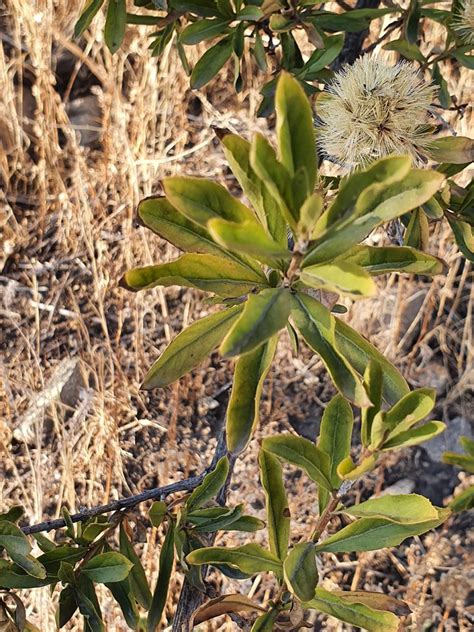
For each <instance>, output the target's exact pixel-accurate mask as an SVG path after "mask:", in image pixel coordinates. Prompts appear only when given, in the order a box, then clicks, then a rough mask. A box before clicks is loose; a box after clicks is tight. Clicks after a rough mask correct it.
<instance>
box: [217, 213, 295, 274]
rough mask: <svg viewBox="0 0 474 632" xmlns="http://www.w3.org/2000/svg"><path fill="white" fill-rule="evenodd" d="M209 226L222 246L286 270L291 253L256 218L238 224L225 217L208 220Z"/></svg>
mask: <svg viewBox="0 0 474 632" xmlns="http://www.w3.org/2000/svg"><path fill="white" fill-rule="evenodd" d="M208 228H209V232H210V233H211V235H212V237H213V238H214V239H215V241H216V242H217V243H218V244H220V245H221V246H224V247H226V248H228V249H229V250H232V251H234V252H238V253H240V254H243V255H249V256H251V257H253V258H254V259H257V261H260V262H261V263H265V264H267V265H269V266H271V267H272V268H277V269H279V270H285V269H286V268H287V264H288V262H289V261H290V259H291V253H290V252H289V251H288V250H286V249H283V248H282V247H281V246H280V245H279V244H278V243H277V242H276V241H274V240H273V238H272V237H270V236H269V235H268V233H267V232H266V230H265V229H264V228H263V226H262V225H261V224H259V223H258V222H256V221H255V220H247V221H245V222H242V223H241V224H237V223H235V222H229V221H227V220H225V219H212V220H210V221H209V222H208Z"/></svg>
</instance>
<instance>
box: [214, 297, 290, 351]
mask: <svg viewBox="0 0 474 632" xmlns="http://www.w3.org/2000/svg"><path fill="white" fill-rule="evenodd" d="M291 303H292V295H291V293H290V291H289V290H288V289H287V288H275V289H273V288H272V289H268V290H263V291H262V292H260V293H259V294H251V295H249V297H248V299H247V301H246V303H245V305H244V309H243V311H242V314H241V316H240V318H239V319H238V320H237V321H236V322H235V323H234V325H233V327H232V329H231V330H230V331H229V333H228V334H227V335H226V337H225V338H224V340H223V341H222V344H221V348H220V351H221V354H222V355H223V356H224V357H231V356H236V355H241V354H243V353H248V352H249V351H252V350H253V349H256V348H257V347H259V346H261V345H262V344H263V343H264V342H266V341H267V340H268V339H269V338H271V337H272V336H274V335H275V334H277V333H278V332H279V331H280V330H281V329H283V327H285V326H286V323H287V322H288V316H289V314H290V309H291Z"/></svg>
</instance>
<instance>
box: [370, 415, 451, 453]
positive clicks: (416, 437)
mask: <svg viewBox="0 0 474 632" xmlns="http://www.w3.org/2000/svg"><path fill="white" fill-rule="evenodd" d="M445 430H446V424H445V423H443V422H442V421H429V422H428V423H426V424H423V425H422V426H419V427H418V428H412V429H411V430H407V431H406V432H400V433H398V434H396V435H395V436H394V437H392V438H391V439H389V440H387V441H385V442H384V444H383V446H382V450H383V451H386V450H393V448H401V447H408V446H411V445H418V444H419V443H424V442H425V441H430V440H431V439H434V438H435V437H436V436H438V435H439V434H441V433H442V432H444V431H445Z"/></svg>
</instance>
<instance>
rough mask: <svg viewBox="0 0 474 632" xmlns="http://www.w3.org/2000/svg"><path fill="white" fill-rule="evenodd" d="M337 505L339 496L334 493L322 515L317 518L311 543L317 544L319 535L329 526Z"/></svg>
mask: <svg viewBox="0 0 474 632" xmlns="http://www.w3.org/2000/svg"><path fill="white" fill-rule="evenodd" d="M338 504H339V494H337V493H336V492H334V493H333V496H332V498H331V500H330V501H329V503H328V506H327V507H326V509H325V510H324V511H323V513H322V514H321V515H320V516H319V519H318V522H317V523H316V528H315V529H314V532H313V535H312V540H313V542H317V541H318V540H319V538H320V537H321V535H322V534H323V533H324V530H325V529H326V527H327V526H328V524H329V521H330V520H331V518H332V513H333V511H335V509H336V507H337V505H338Z"/></svg>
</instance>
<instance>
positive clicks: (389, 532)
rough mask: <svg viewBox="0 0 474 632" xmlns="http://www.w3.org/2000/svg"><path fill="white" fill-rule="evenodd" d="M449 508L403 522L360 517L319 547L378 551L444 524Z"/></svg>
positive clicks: (320, 548) (349, 550) (324, 548)
mask: <svg viewBox="0 0 474 632" xmlns="http://www.w3.org/2000/svg"><path fill="white" fill-rule="evenodd" d="M449 513H450V512H449V510H447V509H439V510H438V517H437V518H436V519H435V520H425V521H423V522H419V523H417V524H400V523H397V522H392V521H391V520H387V519H385V518H359V519H358V520H356V521H355V522H353V523H352V524H350V525H348V526H347V527H344V528H343V529H341V530H340V531H338V532H337V533H335V534H334V535H332V536H330V537H329V538H326V540H324V542H322V543H321V544H318V545H317V546H316V550H317V551H326V552H332V553H352V552H357V551H376V550H377V549H383V548H385V547H387V546H398V545H399V544H401V542H403V540H406V538H409V537H411V536H414V535H421V534H422V533H426V531H429V530H430V529H434V528H435V527H438V526H439V525H440V524H442V523H443V522H444V521H445V520H446V518H447V517H448V515H449Z"/></svg>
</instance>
